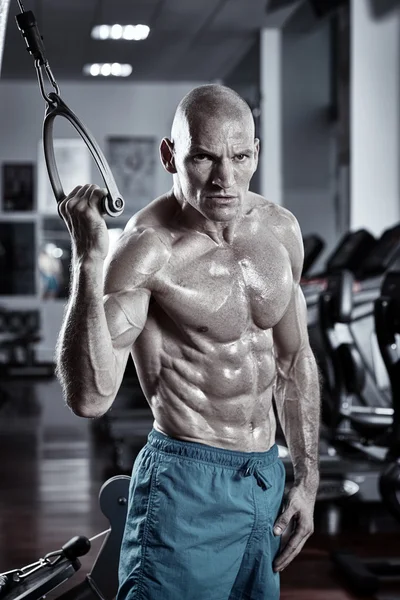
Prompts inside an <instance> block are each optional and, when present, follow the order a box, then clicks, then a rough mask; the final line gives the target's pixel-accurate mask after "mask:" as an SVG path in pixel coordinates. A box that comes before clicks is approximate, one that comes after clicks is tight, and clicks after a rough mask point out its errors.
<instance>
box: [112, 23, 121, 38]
mask: <svg viewBox="0 0 400 600" xmlns="http://www.w3.org/2000/svg"><path fill="white" fill-rule="evenodd" d="M123 33H124V30H123V28H122V25H113V26H112V27H111V31H110V37H111V38H112V39H113V40H120V39H121V38H122V34H123Z"/></svg>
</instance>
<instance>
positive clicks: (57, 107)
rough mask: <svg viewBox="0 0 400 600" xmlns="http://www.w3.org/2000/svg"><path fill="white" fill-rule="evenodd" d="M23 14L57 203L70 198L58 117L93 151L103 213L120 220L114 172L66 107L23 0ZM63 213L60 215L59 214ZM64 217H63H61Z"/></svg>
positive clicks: (20, 21) (121, 207) (20, 26)
mask: <svg viewBox="0 0 400 600" xmlns="http://www.w3.org/2000/svg"><path fill="white" fill-rule="evenodd" d="M17 2H18V5H19V7H20V10H21V11H22V12H21V14H19V15H17V16H16V17H15V18H16V21H17V26H18V29H19V30H20V32H21V34H22V36H23V38H24V40H25V42H26V45H27V50H28V52H29V53H30V54H31V55H32V56H33V58H34V59H35V68H36V73H37V77H38V82H39V87H40V92H41V94H42V97H43V99H44V100H45V102H46V111H45V118H44V123H43V148H44V156H45V161H46V167H47V172H48V174H49V179H50V183H51V187H52V189H53V192H54V195H55V197H56V200H57V204H58V207H59V206H60V202H61V201H62V200H64V198H65V197H66V195H65V193H64V190H63V187H62V185H61V180H60V175H59V173H58V169H57V164H56V158H55V154H54V144H53V122H54V119H55V118H56V117H57V116H60V117H64V118H65V119H67V120H68V121H69V122H70V123H71V124H72V125H73V126H74V127H75V129H76V131H77V132H78V133H79V135H80V136H81V138H82V139H83V141H84V142H85V144H86V145H87V147H88V148H89V150H90V153H91V155H92V156H93V159H94V161H95V163H96V165H97V167H98V169H99V171H100V174H101V176H102V177H103V179H104V183H105V185H106V188H107V196H105V198H103V201H102V207H101V210H102V212H103V214H108V215H109V216H110V217H119V216H120V215H121V213H122V211H123V210H124V205H125V203H124V200H123V198H122V196H121V194H120V193H119V190H118V188H117V184H116V183H115V179H114V177H113V175H112V173H111V169H110V167H109V165H108V163H107V161H106V159H105V157H104V154H103V153H102V151H101V150H100V147H99V146H98V144H97V142H96V140H95V139H94V137H93V135H92V134H91V133H90V132H89V130H88V129H87V128H86V127H85V126H84V125H83V123H82V122H81V121H80V120H79V119H78V117H77V116H76V115H75V113H73V112H72V110H71V109H70V108H69V107H68V106H67V105H66V104H65V102H64V101H63V100H62V99H61V96H60V88H59V86H58V84H57V81H56V79H55V77H54V75H53V73H52V70H51V68H50V65H49V61H48V60H47V58H46V54H45V48H44V44H43V37H42V36H41V34H40V31H39V29H38V27H37V24H36V19H35V16H34V14H33V12H32V11H30V10H29V11H25V9H24V6H23V4H22V1H21V0H17ZM43 70H44V71H45V73H46V76H47V78H48V80H49V82H50V83H51V85H52V87H53V89H54V90H55V91H54V92H50V93H47V92H46V90H45V86H44V81H43ZM58 212H59V213H60V211H58ZM60 216H61V215H60Z"/></svg>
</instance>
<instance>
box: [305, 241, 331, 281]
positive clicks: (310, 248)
mask: <svg viewBox="0 0 400 600" xmlns="http://www.w3.org/2000/svg"><path fill="white" fill-rule="evenodd" d="M303 246H304V263H303V271H302V273H301V276H302V277H305V276H306V275H307V274H308V273H309V271H310V270H311V268H312V267H313V265H314V264H315V261H316V260H317V258H318V257H319V256H320V254H321V252H322V251H323V249H324V248H325V242H324V241H323V239H322V238H320V237H319V235H316V234H314V235H306V236H305V237H304V238H303Z"/></svg>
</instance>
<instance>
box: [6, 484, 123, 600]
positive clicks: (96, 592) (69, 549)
mask: <svg viewBox="0 0 400 600" xmlns="http://www.w3.org/2000/svg"><path fill="white" fill-rule="evenodd" d="M129 483H130V478H129V477H126V476H124V475H121V476H118V477H113V478H112V479H110V480H108V481H106V483H104V485H103V486H102V488H101V490H100V493H99V502H100V507H101V510H102V512H103V514H104V515H105V516H106V517H107V518H108V520H109V522H110V526H111V527H110V529H107V530H106V531H104V532H102V533H100V534H98V535H96V536H94V537H93V538H91V539H88V538H86V537H84V536H75V537H73V538H72V539H71V540H69V541H68V542H67V543H66V544H64V545H63V547H62V548H61V549H60V550H57V551H55V552H50V553H49V554H47V555H46V556H45V557H44V558H41V559H39V560H38V561H37V562H35V563H32V564H30V565H27V566H26V567H22V568H19V569H13V570H12V571H8V572H6V573H1V574H0V599H1V600H22V599H24V600H39V599H40V598H43V597H44V596H45V595H46V594H48V593H50V592H51V591H52V590H54V589H55V588H56V587H58V586H59V585H61V584H62V583H64V582H65V581H67V580H68V579H69V578H70V577H72V576H73V575H74V574H75V573H76V571H78V570H79V569H80V567H81V563H80V561H79V560H78V557H79V556H83V555H84V554H87V553H88V552H89V550H90V547H91V542H92V541H93V540H95V539H96V538H98V537H101V536H103V535H106V538H105V540H104V542H103V545H102V547H101V549H100V551H99V553H98V555H97V558H96V560H95V563H94V565H93V567H92V570H91V572H90V573H89V574H88V575H86V578H85V580H84V581H83V582H82V583H80V584H78V585H77V586H75V587H74V588H72V589H71V590H69V591H67V592H66V593H65V594H62V595H61V596H59V597H58V598H59V600H73V599H74V600H76V599H77V598H79V599H80V600H95V599H100V600H114V598H115V596H116V593H117V590H118V563H119V555H120V550H121V543H122V535H123V531H124V527H125V521H126V514H127V509H128V492H129Z"/></svg>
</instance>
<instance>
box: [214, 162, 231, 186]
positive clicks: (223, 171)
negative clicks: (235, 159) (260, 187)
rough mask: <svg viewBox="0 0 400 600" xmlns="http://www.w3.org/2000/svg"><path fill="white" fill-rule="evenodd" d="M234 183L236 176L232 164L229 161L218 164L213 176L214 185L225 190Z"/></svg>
mask: <svg viewBox="0 0 400 600" xmlns="http://www.w3.org/2000/svg"><path fill="white" fill-rule="evenodd" d="M234 183H235V174H234V170H233V165H232V162H231V161H230V160H229V159H225V160H221V161H219V162H217V163H216V164H215V167H214V170H213V174H212V184H213V185H217V186H218V187H220V188H223V189H229V188H230V187H232V186H233V185H234Z"/></svg>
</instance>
